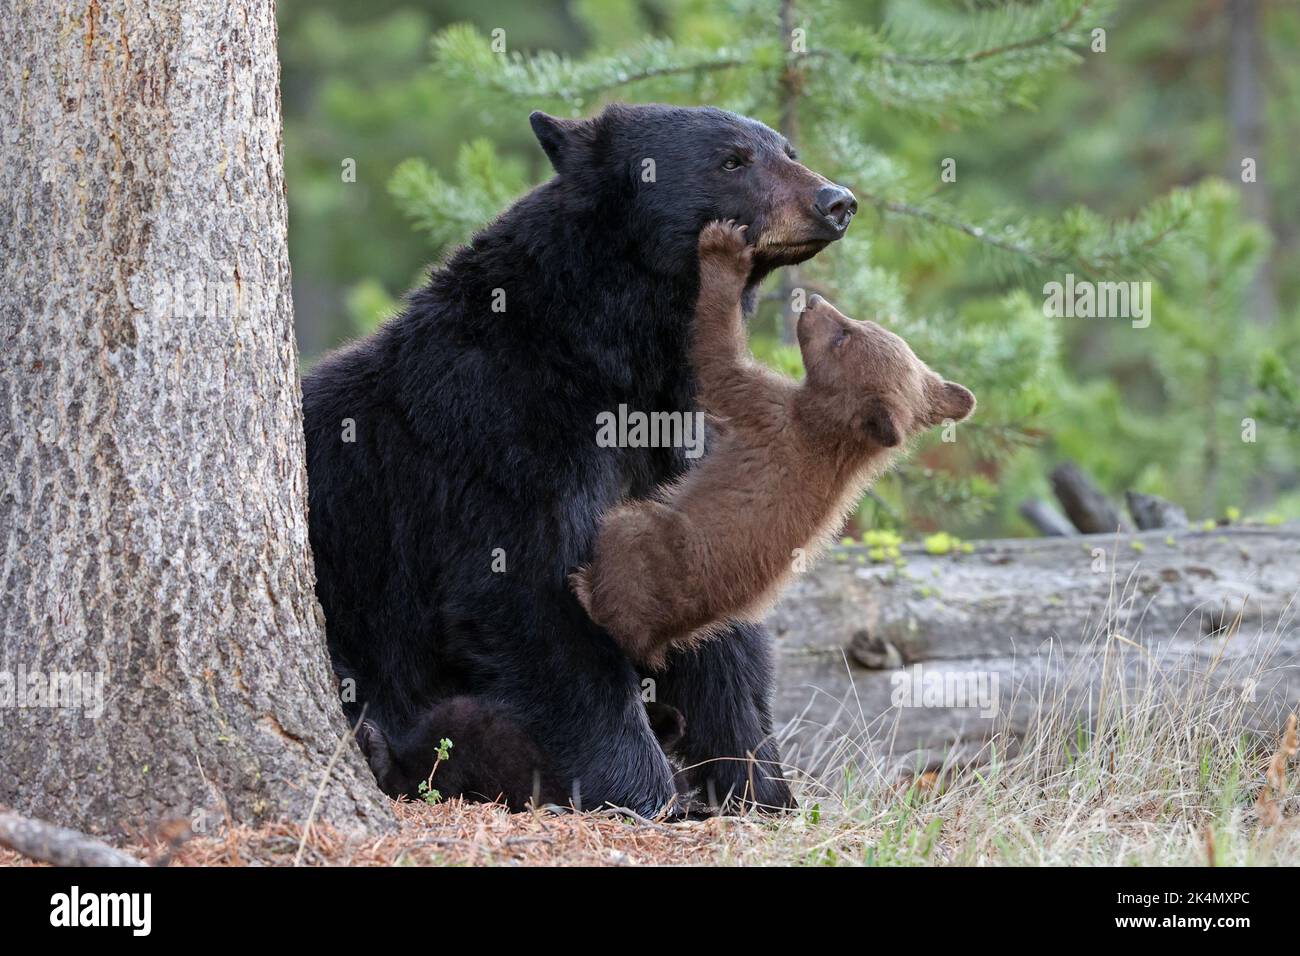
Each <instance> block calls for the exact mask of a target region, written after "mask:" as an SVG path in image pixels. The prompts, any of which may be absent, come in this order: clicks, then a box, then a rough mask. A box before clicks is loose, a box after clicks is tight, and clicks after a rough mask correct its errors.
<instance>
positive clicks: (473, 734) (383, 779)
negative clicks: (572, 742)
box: [357, 696, 687, 811]
mask: <svg viewBox="0 0 1300 956" xmlns="http://www.w3.org/2000/svg"><path fill="white" fill-rule="evenodd" d="M646 715H647V717H648V718H649V720H650V729H651V730H652V731H653V732H654V735H655V739H656V740H658V741H659V746H660V747H662V748H663V750H664V752H665V753H670V754H671V753H674V752H675V749H676V747H677V744H678V742H679V741H680V740H681V739H682V737H683V735H684V734H685V733H686V720H685V718H684V717H683V716H682V713H681V711H679V710H678V709H677V708H676V707H670V706H668V705H667V704H660V703H658V702H655V701H650V702H647V703H646ZM443 740H447V741H450V742H451V744H452V746H451V748H450V749H449V750H448V751H447V753H446V758H445V759H444V760H440V761H439V762H438V764H437V766H436V768H435V769H436V773H433V774H431V773H430V762H431V761H432V760H433V757H434V754H436V753H437V752H438V750H439V748H440V746H441V744H442V741H443ZM357 743H358V745H360V747H361V752H362V753H363V754H365V756H366V760H367V761H369V763H370V769H371V770H373V771H374V774H375V779H376V780H377V781H378V782H379V786H380V787H381V788H382V789H383V790H384V792H385V793H388V794H390V795H391V796H400V795H403V794H404V795H406V796H408V797H417V798H419V797H423V796H424V792H423V791H422V790H421V785H422V784H427V785H428V786H430V787H433V788H434V789H436V790H437V791H438V792H439V793H440V794H442V795H444V796H460V797H464V798H466V799H469V800H484V801H489V802H501V803H504V804H505V805H506V806H508V807H509V808H510V809H512V810H525V809H528V807H530V806H533V807H539V806H542V805H544V804H560V805H561V806H563V805H566V804H568V803H569V802H570V801H571V800H572V799H573V794H572V788H571V785H570V784H568V783H566V782H565V781H563V780H560V779H559V778H558V777H556V776H555V771H554V770H553V768H552V767H551V764H550V761H549V760H548V758H547V756H546V755H545V754H544V753H542V751H541V748H539V747H538V746H537V742H536V741H535V740H533V738H532V735H531V734H529V733H528V732H527V731H525V730H524V729H523V727H521V726H520V725H519V723H518V721H516V720H514V719H513V718H512V717H510V716H509V714H508V713H506V712H505V711H504V710H503V708H502V707H501V706H500V705H498V704H494V703H492V702H491V701H486V700H483V699H482V698H479V697H469V696H460V697H450V698H448V699H447V700H443V701H439V702H438V703H436V704H434V705H433V706H432V707H430V708H428V709H427V710H426V711H425V712H424V713H423V714H421V715H420V717H419V719H417V720H416V721H415V723H414V724H413V725H412V726H410V727H408V728H406V729H405V730H404V731H403V732H402V736H401V737H400V738H397V739H394V740H389V738H388V735H387V734H386V733H385V732H384V730H383V729H381V728H380V727H379V726H378V725H377V724H375V723H374V722H373V721H370V720H362V721H361V725H360V726H359V727H358V728H357ZM686 809H687V807H686V805H685V803H683V804H682V805H681V806H679V807H675V808H674V810H676V811H683V810H686Z"/></svg>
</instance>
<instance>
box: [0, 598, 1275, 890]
mask: <svg viewBox="0 0 1300 956" xmlns="http://www.w3.org/2000/svg"><path fill="white" fill-rule="evenodd" d="M1116 603H1117V604H1120V603H1122V602H1121V601H1116ZM1130 619H1131V618H1130ZM1116 621H1117V618H1116V617H1114V616H1107V618H1106V619H1105V620H1103V621H1102V622H1101V623H1100V624H1099V626H1098V632H1097V636H1096V638H1095V639H1094V640H1093V641H1092V642H1091V643H1090V644H1089V645H1087V646H1086V647H1084V648H1083V650H1082V651H1078V652H1075V653H1074V654H1072V655H1071V656H1070V659H1068V660H1053V661H1050V662H1049V663H1050V664H1051V665H1052V666H1050V667H1047V668H1043V669H1039V670H1036V671H1032V675H1033V676H1032V677H1029V678H1026V680H1025V681H1024V682H1023V683H1022V685H1021V686H1020V687H1019V688H1017V689H1016V691H1015V694H1014V695H1013V696H1020V697H1021V702H1024V701H1027V702H1029V705H1030V706H1029V708H1028V709H1029V711H1030V715H1031V716H1030V719H1029V720H1028V723H1027V725H1026V726H1020V727H1016V728H1011V727H1010V726H1007V727H1003V728H1001V729H1000V730H998V732H996V733H995V734H994V736H993V738H992V739H991V740H990V741H989V742H988V743H987V744H985V745H984V747H983V749H982V750H981V751H980V752H979V753H978V754H974V755H972V754H971V753H969V752H967V753H965V754H963V755H962V756H961V758H960V760H959V759H957V757H956V756H952V757H950V758H949V759H948V760H947V761H946V762H945V763H944V765H943V766H941V767H940V768H939V769H938V770H934V771H930V772H926V773H922V774H920V775H917V776H915V777H914V778H911V779H908V778H906V777H904V778H900V776H899V773H898V763H897V762H896V761H895V760H893V759H892V755H890V754H888V753H883V754H882V753H881V752H880V751H879V748H878V747H873V746H871V742H873V741H876V742H878V741H881V740H887V739H888V737H889V734H888V728H885V727H881V726H880V725H879V724H878V723H877V724H875V725H870V724H869V723H868V722H867V721H866V720H865V719H861V715H859V718H860V720H859V725H858V726H857V727H855V728H853V730H852V732H850V733H847V734H846V733H843V732H842V731H839V730H828V731H827V732H825V733H824V734H822V735H820V737H818V735H817V734H815V733H814V734H813V735H812V737H813V741H812V745H811V746H805V747H803V749H802V752H801V757H802V760H801V762H802V763H803V764H804V765H806V766H811V765H815V766H822V767H828V768H831V770H830V772H827V773H823V774H821V775H820V777H819V778H818V779H813V778H810V777H806V776H805V777H798V776H796V779H795V781H794V782H795V785H796V792H797V794H798V797H799V801H800V806H801V810H800V811H799V812H797V813H794V814H790V815H787V816H785V817H782V818H778V819H735V818H718V819H712V820H706V821H699V822H686V823H665V822H662V821H644V820H633V819H629V818H627V817H626V816H621V815H619V814H617V813H615V812H612V811H611V812H605V813H586V814H553V813H549V812H538V813H532V814H528V813H525V814H515V815H511V814H509V813H507V812H506V811H505V810H504V809H502V808H500V807H494V806H484V805H474V804H465V803H462V802H461V801H458V800H452V801H448V802H446V803H443V804H440V805H437V806H427V805H425V804H423V803H410V802H400V803H395V804H394V812H395V814H396V816H397V818H398V820H399V822H400V824H401V826H400V829H399V830H398V831H396V832H394V833H391V834H386V835H384V836H382V837H374V836H370V837H367V836H365V835H358V834H342V833H339V832H338V831H336V830H334V829H332V828H330V827H328V826H324V825H321V824H316V825H314V826H312V827H311V828H310V829H309V832H308V834H307V837H306V839H305V840H304V839H303V827H302V826H300V825H296V824H281V825H275V826H266V827H261V828H256V829H254V828H246V827H236V828H233V829H230V830H228V831H227V832H226V833H224V834H222V835H221V836H219V837H202V838H192V839H189V840H187V841H184V842H181V843H179V844H178V845H169V844H168V843H167V841H166V840H165V839H163V838H162V837H159V838H158V839H155V840H154V841H152V842H151V843H149V844H147V845H141V846H136V847H127V849H129V850H132V851H133V852H135V853H136V854H137V855H139V856H140V857H141V858H144V859H148V860H150V861H152V862H164V863H166V864H168V865H186V866H206V865H216V866H225V865H249V864H252V865H292V864H293V863H294V861H295V858H297V857H299V856H300V857H301V862H302V863H303V864H305V865H354V866H355V865H360V866H402V865H437V866H461V865H464V866H479V865H700V864H715V865H716V864H721V865H945V864H964V865H1017V864H1025V865H1059V866H1085V865H1132V864H1141V865H1206V864H1209V865H1270V864H1289V865H1296V864H1300V793H1298V792H1297V787H1296V783H1295V778H1296V774H1295V773H1294V772H1293V767H1294V763H1295V761H1296V750H1297V746H1296V723H1295V716H1294V715H1290V717H1289V718H1288V717H1286V716H1285V715H1282V714H1278V715H1277V718H1276V722H1275V724H1273V725H1269V723H1268V721H1267V720H1266V722H1265V725H1266V727H1267V732H1264V728H1261V727H1260V725H1259V718H1258V713H1257V711H1255V709H1254V708H1252V707H1251V706H1250V702H1249V700H1248V695H1245V694H1243V693H1242V692H1241V688H1242V687H1243V686H1249V687H1258V688H1259V689H1260V692H1261V693H1265V692H1266V691H1267V689H1268V688H1269V687H1270V682H1271V681H1272V680H1273V679H1275V678H1276V677H1277V676H1278V675H1275V674H1270V673H1269V672H1268V670H1267V667H1266V665H1265V664H1264V663H1262V662H1264V661H1267V660H1268V658H1269V655H1270V653H1271V652H1272V651H1273V650H1274V649H1275V646H1276V645H1277V643H1278V641H1277V633H1276V632H1275V633H1274V634H1272V635H1269V634H1260V633H1256V634H1252V635H1249V636H1247V635H1244V634H1243V633H1242V630H1241V627H1242V620H1241V617H1240V616H1238V617H1237V619H1236V620H1234V621H1232V622H1231V623H1230V625H1229V626H1228V627H1227V629H1226V630H1222V631H1220V632H1218V633H1217V634H1214V635H1212V636H1211V637H1209V638H1205V639H1201V638H1199V637H1197V638H1196V639H1195V640H1193V641H1191V643H1192V644H1193V645H1195V646H1194V647H1193V650H1194V651H1195V652H1194V653H1188V646H1187V644H1186V642H1185V643H1184V646H1183V647H1182V649H1181V653H1180V654H1178V655H1168V658H1169V659H1168V660H1166V659H1165V656H1164V652H1163V650H1162V649H1160V648H1150V647H1140V646H1138V645H1137V644H1135V643H1134V642H1133V641H1131V640H1129V639H1127V638H1125V637H1124V636H1122V634H1121V633H1118V628H1116V627H1115V624H1116ZM1192 630H1195V632H1196V634H1197V635H1199V633H1200V632H1199V630H1196V629H1195V627H1193V628H1192ZM1238 647H1240V648H1245V652H1244V653H1238V652H1236V651H1235V650H1234V652H1233V653H1231V654H1230V653H1229V650H1230V649H1235V648H1238ZM1049 656H1050V655H1049ZM1189 662H1190V663H1189ZM1248 682H1253V683H1248ZM1012 703H1013V704H1014V703H1016V701H1012ZM1003 710H1004V713H1010V712H1011V711H1013V710H1015V708H1014V707H1005V706H1004V708H1003ZM1023 711H1024V708H1021V712H1022V713H1023ZM1252 713H1254V714H1255V716H1253V717H1252ZM1081 715H1082V716H1081ZM1013 729H1014V730H1015V733H1014V734H1013V733H1012V730H1013ZM803 730H804V731H805V733H804V735H803V736H802V738H801V739H803V740H804V741H807V740H808V738H809V735H808V734H807V730H808V728H803ZM790 752H792V753H794V752H796V751H795V750H793V749H792V750H790ZM300 847H301V851H300ZM19 862H21V861H20V859H19V858H18V857H16V855H14V854H12V853H8V852H6V851H0V864H14V863H19Z"/></svg>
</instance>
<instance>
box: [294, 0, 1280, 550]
mask: <svg viewBox="0 0 1300 956" xmlns="http://www.w3.org/2000/svg"><path fill="white" fill-rule="evenodd" d="M279 11H280V12H279V16H280V34H281V35H280V54H281V61H282V71H283V72H282V91H283V103H284V113H285V157H286V169H287V178H288V190H289V206H290V228H289V244H290V257H291V260H292V265H293V276H294V305H295V312H296V317H297V318H296V321H297V329H298V337H299V344H300V346H301V351H302V354H303V360H304V362H305V363H307V364H310V363H311V362H312V361H313V360H314V359H315V358H317V357H319V355H320V354H322V352H324V351H325V350H328V349H329V348H332V347H334V346H336V345H338V344H339V343H341V342H344V341H346V340H348V339H350V338H353V337H355V336H358V335H361V334H364V333H366V332H367V331H369V330H371V329H372V328H374V327H375V325H376V324H378V323H379V322H381V321H383V320H384V319H385V318H386V317H388V316H390V315H392V314H393V313H394V312H395V311H397V310H398V308H399V303H400V297H401V295H402V293H403V292H404V291H405V290H407V289H409V288H411V287H412V286H415V285H417V284H420V283H421V282H422V281H423V275H424V273H425V271H426V270H427V268H428V266H429V265H430V264H432V263H435V262H436V261H438V260H439V259H440V258H441V257H442V256H443V255H444V254H445V253H446V252H447V251H449V249H450V248H452V247H454V246H455V244H457V243H458V242H460V241H462V240H464V239H465V238H466V237H467V236H468V235H469V234H470V233H471V232H472V231H473V230H474V229H475V228H478V227H479V226H481V225H482V224H484V223H485V222H486V221H487V219H488V218H489V217H490V216H491V215H492V214H493V213H494V212H496V211H497V210H499V209H501V208H504V207H505V206H506V205H508V204H509V202H510V201H512V200H513V198H514V197H516V196H517V195H519V194H520V193H522V192H523V191H524V190H525V189H527V188H528V187H530V186H531V185H532V184H534V183H536V182H539V181H541V180H543V179H545V178H546V177H547V176H548V175H549V167H548V166H547V165H546V162H545V158H544V157H543V155H542V153H541V150H540V149H539V148H538V147H537V146H536V144H535V143H534V141H533V138H532V136H531V133H530V131H529V128H528V123H527V115H528V113H529V111H530V110H532V109H546V110H548V111H550V112H555V113H561V114H564V115H591V114H592V113H593V112H595V111H596V110H598V109H599V107H600V105H601V104H602V103H603V102H607V101H609V100H613V99H619V100H625V101H630V102H648V101H662V102H680V103H710V104H714V105H719V106H724V107H727V108H732V109H737V110H739V111H741V112H745V113H748V114H750V115H754V116H756V117H758V118H759V119H762V120H763V121H765V122H767V123H769V124H770V125H772V126H774V127H778V128H781V129H782V130H783V131H784V132H786V133H787V134H788V135H790V136H791V138H792V139H794V140H796V141H797V145H798V146H799V148H800V150H801V154H802V158H803V159H804V161H805V162H807V163H808V165H810V166H812V167H813V168H814V169H817V170H818V171H819V172H822V173H824V174H825V175H827V176H828V177H830V178H832V179H835V180H836V181H839V182H844V183H846V184H848V185H850V186H852V187H853V188H854V190H855V192H857V194H858V196H859V199H860V200H861V201H862V209H861V213H860V215H859V217H858V221H857V222H856V223H855V224H854V226H853V228H852V230H851V231H850V237H849V238H848V239H846V240H845V241H844V242H842V243H839V244H837V245H836V246H834V247H832V248H831V249H830V250H828V251H827V252H826V253H823V254H822V255H821V256H819V257H818V258H817V259H816V260H814V261H813V262H812V263H809V264H807V265H805V266H804V267H802V268H801V269H799V270H797V272H795V271H787V272H786V273H783V274H782V275H781V276H778V277H774V278H773V279H772V280H770V284H769V288H768V289H767V290H766V293H767V294H766V296H765V300H764V304H763V307H762V310H761V311H760V314H759V316H758V317H757V318H756V320H755V323H754V326H753V335H752V345H753V348H754V351H755V353H756V354H757V355H759V356H760V357H761V358H763V359H764V360H766V361H769V362H770V363H771V364H773V365H775V366H777V367H779V368H782V369H784V370H786V371H789V372H790V373H791V374H798V372H799V368H798V354H797V350H795V349H793V348H792V347H791V346H790V345H789V336H788V332H787V329H788V313H789V306H788V302H789V294H790V292H791V291H792V288H795V287H799V288H803V287H807V288H811V289H816V290H818V291H822V292H825V293H826V294H828V296H829V297H830V298H831V299H832V300H833V301H835V302H836V304H837V305H839V306H840V307H841V308H842V309H843V310H844V311H846V312H848V313H849V314H850V315H855V316H857V317H859V318H868V317H870V318H878V319H880V320H881V321H882V322H885V323H886V324H890V325H891V326H893V327H896V328H897V329H898V330H899V331H900V333H901V334H903V335H904V336H905V337H907V338H908V339H909V341H911V342H912V344H913V346H914V348H915V349H916V351H917V352H918V354H920V355H921V356H922V357H923V358H925V359H926V360H927V361H928V362H929V363H930V364H931V365H933V366H934V367H935V368H936V369H938V370H940V371H941V372H942V373H944V374H946V375H948V376H949V377H951V378H955V379H957V380H959V381H962V382H965V383H966V384H968V385H970V386H971V387H972V388H973V389H974V390H975V392H976V393H977V395H978V396H979V399H980V411H979V413H978V415H977V418H976V420H975V421H974V422H972V423H971V424H969V425H964V426H962V428H961V429H960V431H959V436H958V440H957V441H956V442H953V443H945V442H944V441H943V440H942V438H941V437H940V436H938V435H935V436H932V437H931V438H929V439H927V440H926V441H925V442H924V443H923V444H922V445H921V447H919V448H918V449H917V450H916V452H915V453H914V454H913V455H912V457H911V458H910V459H909V461H908V462H907V463H906V464H904V465H903V466H902V467H900V468H899V469H897V470H896V472H895V473H894V474H892V475H891V476H890V477H889V478H888V479H886V480H885V481H882V482H881V483H880V484H879V485H878V486H877V488H876V490H875V493H874V494H873V496H872V497H871V498H869V499H867V500H866V501H864V503H863V507H862V509H861V511H860V514H859V518H858V528H859V529H860V530H866V529H868V528H880V527H890V528H897V529H899V530H902V531H904V532H905V533H918V532H928V531H934V530H936V529H943V530H946V531H950V532H953V533H956V534H959V535H962V536H968V537H974V536H996V535H1020V534H1032V533H1034V530H1033V529H1032V528H1031V527H1030V526H1029V525H1028V524H1026V523H1025V521H1024V520H1023V519H1022V518H1021V517H1019V515H1018V514H1017V508H1018V506H1019V505H1020V504H1021V503H1022V502H1024V501H1025V500H1026V499H1029V498H1040V499H1050V498H1051V493H1050V489H1049V486H1048V479H1047V475H1048V473H1049V472H1050V470H1051V469H1052V467H1053V466H1054V465H1055V464H1057V463H1058V462H1060V461H1062V460H1064V459H1071V460H1073V461H1076V462H1077V463H1078V464H1079V465H1080V466H1081V467H1082V468H1083V469H1084V470H1085V471H1086V472H1087V473H1088V474H1090V475H1091V476H1092V477H1093V478H1095V479H1096V481H1097V482H1098V483H1099V484H1100V485H1101V486H1102V487H1103V489H1104V490H1105V491H1106V492H1107V493H1109V494H1111V495H1113V496H1116V497H1118V496H1120V495H1121V494H1122V493H1123V492H1124V491H1125V490H1127V489H1134V490H1138V491H1144V492H1149V493H1154V494H1159V495H1162V496H1165V497H1168V498H1170V499H1172V500H1173V501H1175V502H1177V503H1178V504H1180V505H1182V506H1183V507H1184V508H1185V509H1186V510H1187V512H1188V513H1189V515H1190V516H1191V517H1192V519H1193V520H1194V522H1200V521H1204V520H1207V519H1208V520H1220V521H1223V520H1234V521H1240V520H1252V521H1263V522H1269V523H1273V522H1277V521H1280V520H1283V519H1284V518H1292V517H1297V516H1300V466H1298V464H1297V462H1298V461H1300V384H1297V382H1298V381H1300V377H1298V376H1297V374H1296V370H1297V367H1298V366H1300V359H1298V357H1300V277H1298V276H1300V272H1298V271H1297V268H1296V266H1297V265H1298V264H1300V236H1298V235H1297V231H1298V230H1297V227H1298V226H1300V188H1298V187H1300V169H1298V168H1297V164H1296V163H1295V162H1294V159H1293V156H1292V149H1293V144H1295V143H1296V142H1300V110H1297V108H1296V107H1297V105H1300V56H1297V53H1298V52H1300V10H1298V9H1297V6H1296V5H1295V4H1292V3H1289V2H1283V0H1277V2H1259V0H1205V2H1201V0H1150V2H1131V3H1122V4H1113V3H1089V2H1085V0H1044V2H1038V3H1033V2H1024V3H1009V4H1008V3H992V2H957V0H951V2H950V0H897V2H875V0H864V2H856V3H849V2H843V3H841V2H831V0H819V2H809V0H738V2H699V0H569V2H565V0H539V2H500V0H475V2H469V0H361V2H355V0H354V2H346V3H345V2H342V0H311V2H308V0H280V5H279ZM1099 29H1100V30H1104V34H1099V33H1097V32H1096V31H1097V30H1099ZM493 31H501V32H498V33H497V34H495V36H496V38H497V41H498V42H497V44H496V46H495V47H494V46H493V37H494V33H493ZM792 41H793V42H792ZM503 47H504V49H503ZM1247 158H1248V159H1250V160H1253V167H1254V171H1255V176H1254V181H1253V182H1243V166H1242V162H1243V159H1247ZM946 161H951V162H946ZM353 169H354V170H355V175H354V176H353V175H352V170H353ZM945 169H948V170H949V171H950V172H955V178H954V177H953V176H952V175H949V176H947V177H945V176H944V175H943V171H944V170H945ZM1067 273H1073V274H1075V275H1077V276H1078V277H1079V278H1081V279H1082V278H1090V279H1094V280H1116V281H1150V282H1152V284H1153V287H1154V301H1153V306H1152V321H1151V324H1150V325H1149V327H1146V328H1134V327H1133V326H1132V324H1131V323H1130V322H1129V321H1128V320H1126V319H1116V318H1107V319H1100V318H1097V319H1084V318H1055V317H1047V316H1044V314H1043V301H1044V295H1043V285H1044V283H1045V282H1050V281H1063V280H1064V277H1065V275H1066V274H1067Z"/></svg>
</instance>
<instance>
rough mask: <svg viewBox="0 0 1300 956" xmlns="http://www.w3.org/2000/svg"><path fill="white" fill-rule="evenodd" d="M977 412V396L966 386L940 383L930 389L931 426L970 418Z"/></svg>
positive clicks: (954, 383)
mask: <svg viewBox="0 0 1300 956" xmlns="http://www.w3.org/2000/svg"><path fill="white" fill-rule="evenodd" d="M973 411H975V396H974V394H973V393H972V392H971V390H970V389H969V388H967V387H966V386H965V385H958V384H957V383H956V382H944V381H940V382H938V383H937V384H936V385H934V386H933V387H932V388H931V389H930V415H929V419H930V424H931V425H938V424H940V423H941V422H945V421H947V420H949V419H951V420H952V421H954V422H959V421H962V420H963V419H966V418H969V417H970V413H971V412H973Z"/></svg>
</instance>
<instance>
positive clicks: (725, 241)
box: [700, 219, 754, 277]
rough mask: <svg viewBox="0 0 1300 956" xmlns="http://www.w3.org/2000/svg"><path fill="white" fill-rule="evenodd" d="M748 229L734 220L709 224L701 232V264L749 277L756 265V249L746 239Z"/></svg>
mask: <svg viewBox="0 0 1300 956" xmlns="http://www.w3.org/2000/svg"><path fill="white" fill-rule="evenodd" d="M748 228H749V227H748V226H740V225H737V224H736V221H735V220H734V219H727V220H725V221H723V220H717V221H715V222H711V223H709V224H708V225H707V226H705V227H704V229H702V230H701V231H700V262H701V263H702V264H707V265H710V266H712V267H714V268H718V269H722V270H725V271H727V272H731V273H733V274H734V275H737V276H741V277H748V275H749V271H750V269H751V267H752V266H753V263H754V247H753V246H751V245H750V244H749V243H748V241H747V240H746V237H745V231H746V230H747V229H748Z"/></svg>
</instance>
